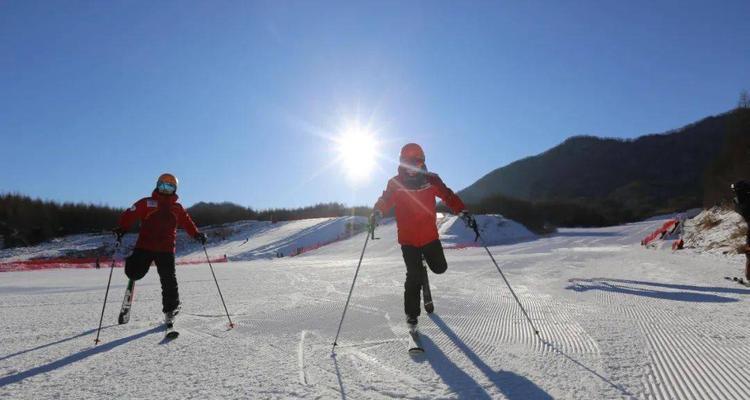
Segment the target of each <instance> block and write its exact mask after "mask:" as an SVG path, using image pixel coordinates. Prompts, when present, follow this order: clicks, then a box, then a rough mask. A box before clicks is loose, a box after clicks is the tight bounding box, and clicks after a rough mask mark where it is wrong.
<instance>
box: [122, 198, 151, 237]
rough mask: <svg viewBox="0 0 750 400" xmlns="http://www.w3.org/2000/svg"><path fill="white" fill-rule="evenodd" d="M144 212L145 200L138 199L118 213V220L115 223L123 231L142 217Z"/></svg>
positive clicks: (127, 229)
mask: <svg viewBox="0 0 750 400" xmlns="http://www.w3.org/2000/svg"><path fill="white" fill-rule="evenodd" d="M145 212H146V200H145V199H140V200H138V201H136V202H135V204H133V206H132V207H130V208H128V209H127V210H125V211H123V213H122V214H121V215H120V221H119V222H118V223H117V224H118V225H119V226H120V228H121V229H122V230H123V231H126V232H127V231H129V230H130V228H131V227H133V224H134V223H135V222H136V221H138V220H139V219H143V216H144V215H145Z"/></svg>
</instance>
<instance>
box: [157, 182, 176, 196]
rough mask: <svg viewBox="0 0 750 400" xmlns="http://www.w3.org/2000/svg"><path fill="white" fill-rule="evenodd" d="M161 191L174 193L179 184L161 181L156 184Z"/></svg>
mask: <svg viewBox="0 0 750 400" xmlns="http://www.w3.org/2000/svg"><path fill="white" fill-rule="evenodd" d="M156 189H157V190H158V191H159V193H165V194H172V193H174V192H175V191H176V190H177V186H176V185H174V184H171V183H169V182H159V183H157V184H156Z"/></svg>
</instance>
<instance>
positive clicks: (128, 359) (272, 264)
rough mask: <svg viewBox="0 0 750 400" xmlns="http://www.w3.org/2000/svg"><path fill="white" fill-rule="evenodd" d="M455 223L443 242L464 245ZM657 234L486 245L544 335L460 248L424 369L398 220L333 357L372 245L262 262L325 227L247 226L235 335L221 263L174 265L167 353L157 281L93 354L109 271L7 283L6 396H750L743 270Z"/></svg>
mask: <svg viewBox="0 0 750 400" xmlns="http://www.w3.org/2000/svg"><path fill="white" fill-rule="evenodd" d="M662 222H663V221H662ZM329 223H330V222H329ZM449 223H450V220H449V219H446V222H443V225H442V226H441V232H443V234H444V237H445V239H446V242H450V241H451V240H454V242H452V243H460V242H463V241H464V240H465V239H466V237H465V236H461V234H460V233H457V232H453V231H451V230H450V229H451V225H448V224H449ZM659 223H660V221H647V222H641V223H635V224H628V225H623V226H617V227H609V228H602V229H561V230H560V232H559V233H558V234H555V235H551V236H547V237H529V238H527V239H525V240H521V239H518V238H515V239H509V240H508V241H507V242H506V243H509V244H503V245H493V246H492V247H490V250H491V251H492V253H493V255H494V256H495V258H496V260H497V261H498V263H499V265H500V267H501V268H502V270H503V272H504V273H505V274H506V276H507V278H508V280H509V281H510V283H511V284H512V285H513V289H514V290H515V292H516V294H517V295H518V297H519V299H520V301H521V302H522V303H523V305H524V306H525V307H526V309H527V310H528V312H529V315H530V316H531V318H532V319H533V321H534V323H535V324H536V325H537V327H538V328H539V329H540V331H541V339H539V338H537V337H535V336H534V334H533V332H532V331H531V329H530V327H529V325H528V323H527V321H526V320H525V319H524V317H523V315H522V314H521V312H520V310H519V308H518V306H517V305H516V303H515V300H514V299H513V297H512V296H511V294H510V292H509V291H508V288H507V287H506V286H505V284H504V282H503V281H502V279H501V278H500V276H499V274H498V272H497V270H496V269H495V267H494V265H493V264H492V263H491V261H490V259H489V257H488V256H487V254H486V252H485V250H484V249H483V248H471V247H469V248H463V249H460V250H447V251H446V257H447V260H448V263H449V268H448V271H447V272H446V273H445V274H442V275H432V276H431V277H430V282H431V284H432V293H433V297H434V300H435V305H436V314H434V315H432V316H429V317H428V316H426V315H423V316H422V317H421V318H420V329H421V331H422V333H423V344H424V346H425V348H426V353H425V354H424V355H422V356H415V357H412V356H410V355H409V354H408V353H407V351H406V350H407V345H408V342H407V330H406V327H405V324H404V317H403V314H402V313H403V297H402V295H403V279H404V266H403V260H402V259H401V254H400V249H399V247H398V245H397V244H396V239H395V238H396V229H395V224H394V223H393V222H392V221H384V224H383V225H381V226H380V227H378V229H377V231H376V237H379V238H380V239H379V240H370V241H369V242H368V247H367V248H366V251H365V254H364V261H363V264H362V267H361V270H360V272H359V276H358V280H357V282H356V285H355V288H354V293H353V295H352V299H351V304H350V307H349V310H348V312H347V315H346V320H345V321H344V324H343V327H342V330H341V336H340V338H339V346H338V347H337V350H336V353H335V356H332V355H331V343H332V341H333V337H334V336H335V334H336V328H337V326H338V323H339V319H340V317H341V312H342V310H343V306H344V302H345V301H346V297H347V293H348V291H349V288H350V285H351V283H352V278H353V276H354V270H355V268H356V265H357V261H358V260H359V256H360V254H361V251H362V246H363V244H364V243H365V234H364V233H362V234H358V235H355V236H354V237H352V238H351V239H348V240H341V241H338V242H335V243H332V244H329V245H327V246H324V247H321V248H319V249H317V250H312V251H309V252H306V253H304V254H302V255H299V256H296V257H284V258H273V257H270V258H269V257H265V256H261V255H263V254H267V252H265V251H261V250H259V249H269V251H270V252H272V253H273V251H274V249H281V248H287V247H284V246H287V245H286V244H284V243H290V242H294V240H286V239H285V237H287V238H290V237H292V236H294V235H297V236H296V237H298V238H299V237H303V236H305V235H301V236H300V234H301V232H303V231H305V230H307V231H306V232H307V233H310V234H313V232H315V231H319V230H320V229H325V228H323V226H324V225H321V224H326V222H325V221H318V222H317V223H314V222H309V223H304V222H300V223H299V225H297V226H295V227H292V226H285V225H279V226H278V227H270V226H260V225H254V224H252V223H249V224H248V226H246V227H245V228H242V229H247V230H248V231H250V230H255V229H257V231H258V232H261V231H262V232H265V233H264V235H267V236H266V237H265V239H263V240H260V239H259V240H258V242H257V243H255V244H252V245H251V246H250V247H248V249H249V250H248V251H247V252H246V251H241V250H238V251H237V252H236V253H231V252H230V251H229V249H230V248H231V246H228V245H227V246H228V247H226V251H227V254H228V255H229V256H230V259H232V257H237V258H236V259H240V258H243V257H247V259H248V260H246V261H236V262H229V263H222V264H215V265H214V269H215V271H216V276H217V278H218V279H219V284H220V285H221V290H222V293H223V295H224V298H225V299H226V301H227V307H228V308H229V311H230V313H231V316H232V319H233V321H234V322H235V323H236V324H237V327H236V328H235V329H232V330H229V329H228V328H227V322H228V321H227V319H226V316H225V315H224V314H223V311H224V310H223V308H222V306H221V303H220V301H219V298H218V294H217V291H216V286H215V284H214V281H213V278H212V277H211V273H210V271H209V270H208V266H207V265H205V264H203V265H190V266H182V267H180V268H178V271H177V274H178V280H179V285H180V293H181V296H182V301H183V312H182V313H181V314H180V315H179V316H178V319H177V323H176V326H177V328H178V330H179V331H180V332H181V335H180V337H179V338H178V339H176V340H174V341H172V342H169V343H162V336H163V334H162V332H161V329H162V328H161V327H160V322H161V320H162V315H161V313H160V308H161V305H160V288H159V280H158V276H157V274H156V273H155V271H151V273H150V274H148V275H147V276H146V277H145V278H144V279H143V280H141V281H139V282H138V284H137V285H136V291H135V302H134V306H133V315H132V318H131V321H130V323H129V324H127V325H122V326H117V325H116V323H115V321H116V318H117V312H118V309H119V305H120V303H121V301H122V295H123V292H124V288H125V283H126V279H125V277H124V275H123V273H122V271H121V270H116V271H115V275H114V277H113V283H112V288H111V291H110V296H109V300H108V303H107V309H106V312H105V329H103V330H102V337H101V338H102V340H103V342H102V343H101V344H99V345H98V346H94V345H93V339H94V336H95V333H96V332H95V328H96V326H97V323H98V321H99V314H100V311H101V305H102V303H101V302H102V299H103V296H104V286H105V284H106V281H107V276H108V274H109V271H107V270H106V269H102V270H95V269H68V270H58V269H53V270H44V271H34V272H7V273H2V274H0V309H2V321H3V323H2V324H0V334H1V335H2V338H3V340H2V342H0V398H8V399H11V398H12V399H40V398H62V399H67V398H70V399H101V398H133V399H137V398H162V399H193V398H194V399H204V398H217V399H219V398H221V399H234V398H236V399H241V398H264V399H265V398H272V399H287V398H305V399H318V398H323V399H329V398H332V399H342V398H345V399H383V398H420V399H455V398H460V399H549V398H559V399H610V398H638V399H710V398H713V399H747V398H750V389H749V387H750V385H748V384H749V383H750V378H749V376H750V374H749V372H750V369H748V365H749V364H748V362H747V354H748V352H749V351H750V341H749V340H748V337H749V336H750V308H748V304H747V298H748V295H750V289H748V288H745V287H743V286H740V285H737V284H735V283H732V282H729V281H727V280H724V279H723V277H724V276H733V275H738V274H739V273H740V270H741V268H742V266H743V259H742V257H740V256H718V255H715V254H710V253H700V252H698V251H696V250H685V251H681V252H676V253H674V254H673V253H671V252H655V251H649V250H646V249H643V248H642V247H641V246H640V245H639V242H640V239H641V238H643V237H644V236H645V235H646V234H648V233H649V232H651V231H653V229H654V226H655V225H658V224H659ZM315 227H320V229H318V228H315ZM285 229H286V230H287V231H286V232H282V230H285ZM456 229H459V227H458V226H457V227H456ZM274 230H276V231H275V233H274V232H272V231H274ZM243 232H244V231H243ZM244 234H245V233H240V232H239V230H238V231H237V235H236V236H237V237H234V239H232V240H231V241H232V242H236V241H239V240H243V241H244V239H247V237H245V238H244V239H243V238H242V235H244ZM285 235H287V236H285ZM453 235H456V237H458V236H461V237H460V238H458V239H456V238H453V237H452V236H453ZM322 236H325V237H330V236H329V235H328V234H325V235H322V233H321V237H322ZM490 236H491V235H488V240H489V239H493V240H494V239H497V240H498V241H503V240H505V238H491V237H490ZM259 238H260V236H259ZM469 238H470V239H472V240H473V237H469ZM229 240H230V239H229V238H228V239H227V241H229ZM248 242H249V241H248ZM294 243H296V242H294ZM310 243H312V241H311V242H310ZM220 245H221V244H220V242H219V241H218V240H217V241H216V242H215V243H214V244H213V245H212V252H214V251H215V253H212V255H215V254H219V253H222V252H223V251H224V249H220V248H219V247H217V246H220ZM180 246H183V247H184V246H186V243H181V244H180ZM245 246H247V244H246V245H245ZM294 246H296V244H294ZM239 247H242V246H239ZM194 250H195V249H190V248H181V249H180V251H181V254H183V255H185V256H189V255H191V254H192V253H191V252H192V251H194Z"/></svg>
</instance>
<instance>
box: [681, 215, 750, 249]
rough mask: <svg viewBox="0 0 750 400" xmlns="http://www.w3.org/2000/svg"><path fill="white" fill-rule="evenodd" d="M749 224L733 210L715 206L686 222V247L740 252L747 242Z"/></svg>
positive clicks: (684, 236)
mask: <svg viewBox="0 0 750 400" xmlns="http://www.w3.org/2000/svg"><path fill="white" fill-rule="evenodd" d="M746 233H747V224H746V223H745V221H744V220H743V218H742V216H740V215H739V214H737V213H736V212H735V211H733V210H728V209H725V208H721V207H713V208H711V209H708V210H704V211H703V212H701V213H700V214H698V216H696V217H695V218H693V219H690V220H688V221H686V222H685V227H684V235H683V239H684V240H685V247H688V248H692V249H694V250H696V251H698V252H705V253H713V254H727V255H735V254H738V249H740V248H741V247H742V246H744V244H745V237H746Z"/></svg>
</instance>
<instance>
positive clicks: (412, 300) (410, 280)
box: [401, 246, 424, 317]
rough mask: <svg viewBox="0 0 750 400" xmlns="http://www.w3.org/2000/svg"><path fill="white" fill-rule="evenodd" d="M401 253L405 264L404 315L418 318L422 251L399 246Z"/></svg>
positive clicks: (412, 247)
mask: <svg viewBox="0 0 750 400" xmlns="http://www.w3.org/2000/svg"><path fill="white" fill-rule="evenodd" d="M401 253H402V254H403V256H404V263H406V282H405V283H404V313H405V314H406V315H407V317H418V316H419V314H420V311H421V307H420V306H419V302H420V292H421V290H422V274H424V272H423V269H422V251H421V250H420V249H419V248H417V247H414V246H401Z"/></svg>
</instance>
